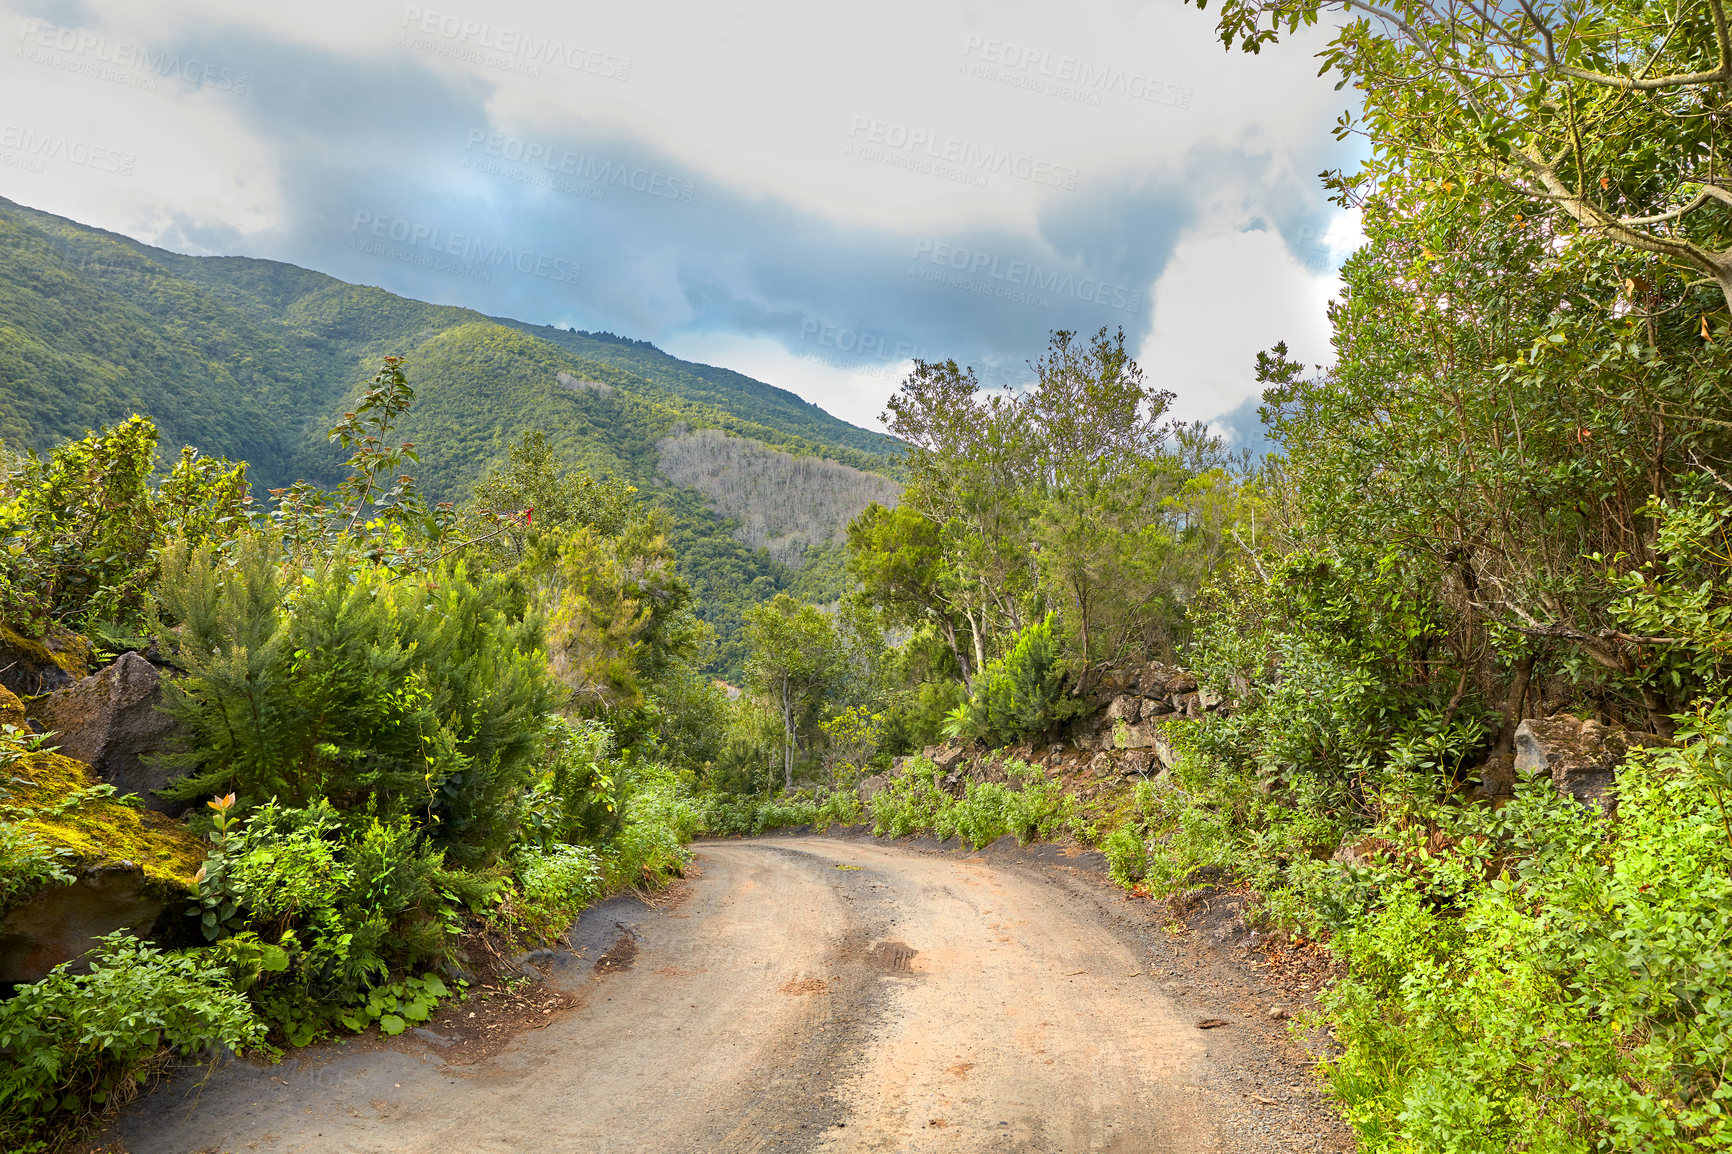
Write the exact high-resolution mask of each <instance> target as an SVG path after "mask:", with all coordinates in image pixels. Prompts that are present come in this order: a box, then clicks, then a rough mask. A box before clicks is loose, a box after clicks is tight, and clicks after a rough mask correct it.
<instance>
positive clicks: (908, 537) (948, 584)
mask: <svg viewBox="0 0 1732 1154" xmlns="http://www.w3.org/2000/svg"><path fill="white" fill-rule="evenodd" d="M848 574H849V576H851V577H853V578H854V580H855V581H857V582H859V584H860V587H861V591H862V593H863V594H864V595H865V596H866V598H867V599H869V600H870V601H872V602H873V603H874V604H875V605H878V606H879V607H880V608H881V609H883V610H884V612H885V613H886V614H887V616H888V617H889V619H890V622H891V624H894V625H904V626H908V627H910V628H912V627H916V626H919V625H921V624H922V623H930V624H931V625H932V627H933V628H934V629H936V630H937V631H938V634H939V636H941V637H943V638H944V641H945V644H947V645H948V646H950V652H951V654H952V655H953V656H954V657H955V658H956V665H957V668H958V669H959V670H960V671H961V675H962V683H963V685H965V686H969V685H972V684H973V669H974V668H975V667H974V666H972V665H971V664H970V659H971V657H972V656H973V655H974V653H976V652H977V651H978V648H979V647H978V645H977V643H976V638H975V637H974V634H973V632H972V629H971V626H970V619H969V616H968V614H967V612H966V611H965V610H964V609H963V608H962V607H961V606H960V604H959V593H958V590H957V588H956V585H957V581H956V577H955V571H954V570H953V569H952V568H951V567H950V566H949V565H947V564H946V559H945V556H944V551H943V542H942V537H941V531H940V529H939V527H938V526H937V525H935V524H933V523H932V521H931V520H929V519H928V518H926V517H922V516H921V515H920V514H919V513H917V512H915V511H914V509H912V508H910V507H909V506H907V505H899V506H897V507H896V508H893V509H886V508H885V507H884V506H883V505H880V504H878V503H877V502H876V501H874V502H873V503H872V504H870V505H868V506H867V507H866V508H865V509H864V510H863V511H862V512H861V513H860V514H859V516H857V517H855V518H854V519H853V520H852V521H850V522H849V523H848Z"/></svg>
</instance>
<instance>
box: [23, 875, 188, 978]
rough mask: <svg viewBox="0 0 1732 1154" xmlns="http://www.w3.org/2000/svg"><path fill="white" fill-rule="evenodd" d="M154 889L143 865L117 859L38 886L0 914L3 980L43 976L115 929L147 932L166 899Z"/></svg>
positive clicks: (138, 932)
mask: <svg viewBox="0 0 1732 1154" xmlns="http://www.w3.org/2000/svg"><path fill="white" fill-rule="evenodd" d="M153 888H155V887H152V886H151V885H150V884H149V882H148V880H147V879H146V878H145V876H144V871H143V870H141V869H139V868H138V867H137V866H136V865H134V864H132V863H131V862H118V863H105V864H102V865H98V866H93V867H91V868H90V869H87V870H85V871H84V872H83V874H82V875H81V876H80V877H79V878H78V880H77V881H75V882H73V883H72V884H71V885H69V886H51V887H49V888H46V889H42V890H38V891H37V892H36V893H35V894H33V895H31V897H29V898H27V899H25V900H24V901H23V902H22V903H20V904H18V905H15V906H13V907H12V908H11V909H9V910H7V911H6V916H5V917H4V918H0V983H4V982H13V983H20V982H34V981H38V980H40V979H41V978H43V977H45V976H47V974H48V972H49V971H50V970H52V969H53V968H54V967H55V966H57V965H59V964H60V963H61V962H65V961H70V960H72V959H74V958H77V957H79V955H81V954H83V953H84V952H85V951H86V950H88V949H90V948H91V947H92V946H94V945H96V939H97V938H100V937H101V936H102V935H103V934H108V933H113V932H114V931H115V930H131V931H132V932H133V933H134V934H138V935H141V936H142V935H143V934H144V933H145V932H146V931H148V930H149V929H150V927H151V923H153V922H155V921H156V919H157V916H158V915H159V914H161V913H162V909H163V906H164V904H166V897H165V895H163V894H161V893H160V892H158V893H155V894H152V893H151V892H150V891H151V890H152V889H153Z"/></svg>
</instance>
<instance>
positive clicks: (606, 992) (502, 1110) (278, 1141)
mask: <svg viewBox="0 0 1732 1154" xmlns="http://www.w3.org/2000/svg"><path fill="white" fill-rule="evenodd" d="M697 848H698V854H697V859H696V867H697V868H696V870H695V871H694V877H693V880H691V881H690V882H689V883H687V884H686V886H685V893H684V896H683V898H682V900H680V901H678V902H675V903H668V904H665V905H663V906H661V907H659V908H657V907H650V906H645V905H642V904H639V903H635V902H630V901H628V902H625V903H622V902H620V901H618V900H616V901H614V902H610V903H608V904H607V905H606V906H604V907H600V908H598V909H597V910H595V911H591V912H590V913H588V914H585V915H584V919H583V921H582V922H581V923H580V925H579V927H578V929H577V930H576V931H575V932H574V935H573V938H574V946H575V947H576V952H575V954H573V953H566V952H564V951H561V952H560V953H559V954H558V955H556V956H554V957H552V958H551V959H548V961H547V965H546V971H547V977H548V981H549V983H551V984H552V985H553V986H554V987H556V988H558V989H561V990H563V991H564V992H566V993H567V994H569V995H571V998H570V999H569V1000H568V1001H567V1005H566V1006H565V1007H564V1008H561V1009H558V1010H555V1011H552V1012H549V1013H548V1014H547V1016H546V1018H545V1019H544V1020H545V1021H546V1025H544V1026H542V1027H541V1028H538V1029H523V1030H522V1031H521V1032H519V1033H516V1034H515V1035H514V1036H511V1038H510V1040H509V1042H507V1043H504V1044H503V1045H502V1046H499V1047H495V1048H494V1049H493V1051H492V1052H484V1053H481V1055H480V1056H479V1057H474V1055H473V1054H471V1055H470V1057H471V1058H473V1060H469V1061H467V1062H465V1059H464V1048H463V1047H461V1046H458V1045H455V1044H454V1042H455V1039H453V1038H452V1037H450V1036H445V1035H441V1034H440V1033H439V1032H438V1026H439V1022H438V1021H436V1022H435V1023H434V1024H433V1025H434V1027H435V1028H434V1029H430V1030H425V1031H421V1032H419V1033H418V1034H413V1035H405V1036H404V1038H403V1039H400V1040H396V1041H394V1042H393V1043H391V1044H390V1045H389V1046H378V1045H375V1046H372V1047H371V1048H369V1047H367V1046H365V1045H357V1044H351V1045H348V1046H336V1045H331V1046H322V1047H315V1048H313V1049H311V1050H306V1051H298V1052H296V1054H295V1055H294V1057H292V1058H290V1059H289V1060H287V1061H285V1062H283V1063H281V1064H280V1065H277V1066H270V1067H267V1066H262V1065H255V1064H252V1063H248V1062H235V1063H231V1064H229V1065H227V1066H225V1067H223V1068H221V1069H219V1070H217V1071H216V1072H215V1073H214V1074H213V1075H211V1076H210V1077H209V1078H208V1079H205V1080H204V1081H203V1084H202V1085H198V1084H195V1082H194V1080H193V1079H191V1078H188V1077H182V1078H180V1079H177V1080H176V1081H175V1082H172V1083H171V1084H170V1085H168V1086H167V1087H165V1088H163V1089H161V1090H159V1091H158V1092H156V1093H154V1094H151V1095H149V1096H147V1097H145V1098H143V1099H141V1100H140V1101H138V1102H136V1103H134V1104H133V1106H132V1107H131V1108H130V1109H129V1110H128V1111H127V1113H125V1114H124V1115H123V1116H122V1117H121V1118H120V1119H119V1120H118V1121H117V1123H116V1124H115V1125H114V1126H113V1127H112V1128H111V1129H110V1130H109V1131H108V1132H107V1133H106V1134H104V1135H103V1136H102V1137H101V1138H100V1139H99V1140H98V1143H97V1145H96V1146H95V1147H93V1148H94V1149H100V1150H104V1151H112V1152H120V1151H125V1152H128V1154H193V1152H211V1154H217V1152H223V1154H227V1152H234V1154H248V1152H252V1151H261V1152H263V1151H345V1152H347V1151H355V1152H361V1151H379V1152H386V1151H389V1152H393V1154H395V1152H405V1151H425V1152H433V1151H440V1152H445V1151H451V1152H472V1151H473V1152H494V1151H498V1152H505V1151H512V1152H518V1151H536V1152H544V1151H573V1152H583V1154H589V1152H604V1151H605V1152H611V1151H618V1152H621V1154H626V1152H634V1154H635V1152H662V1151H666V1152H679V1154H685V1152H697V1151H705V1152H709V1151H717V1152H731V1151H826V1152H830V1151H833V1152H836V1154H842V1152H849V1151H884V1152H898V1154H900V1152H908V1154H914V1152H923V1151H942V1152H945V1154H968V1152H973V1151H994V1152H1000V1151H1039V1152H1050V1154H1072V1152H1082V1151H1101V1152H1122V1154H1145V1152H1146V1154H1166V1152H1172V1154H1190V1152H1193V1151H1209V1150H1223V1151H1237V1150H1246V1151H1252V1150H1255V1151H1265V1150H1282V1151H1286V1150H1293V1149H1300V1148H1305V1147H1311V1148H1315V1149H1339V1148H1341V1147H1340V1146H1338V1145H1336V1144H1333V1143H1334V1142H1335V1141H1338V1139H1333V1138H1331V1136H1330V1135H1327V1134H1325V1133H1324V1129H1325V1127H1324V1126H1323V1124H1322V1123H1321V1122H1319V1121H1318V1119H1319V1118H1321V1117H1324V1115H1322V1114H1321V1112H1320V1111H1319V1110H1318V1109H1317V1107H1316V1102H1315V1098H1314V1095H1312V1094H1310V1092H1309V1090H1308V1089H1306V1088H1305V1086H1304V1085H1303V1084H1302V1082H1301V1081H1299V1080H1297V1078H1298V1077H1299V1076H1296V1075H1295V1070H1297V1069H1298V1068H1299V1067H1297V1066H1296V1065H1295V1064H1294V1063H1293V1061H1292V1059H1291V1057H1290V1056H1288V1057H1285V1058H1281V1059H1280V1061H1278V1062H1277V1061H1275V1060H1274V1059H1272V1058H1270V1057H1269V1055H1268V1054H1267V1053H1265V1052H1264V1051H1268V1050H1270V1049H1271V1047H1275V1048H1279V1046H1280V1045H1282V1044H1283V1043H1281V1042H1280V1041H1277V1042H1274V1043H1271V1042H1270V1041H1269V1032H1268V1031H1267V1030H1265V1031H1264V1032H1263V1034H1261V1035H1257V1036H1255V1037H1253V1034H1252V1033H1251V1032H1247V1031H1246V1030H1239V1031H1237V1034H1235V1031H1234V1030H1233V1029H1230V1028H1212V1029H1207V1030H1205V1029H1199V1028H1198V1022H1199V1021H1200V1020H1209V1019H1206V1018H1203V1017H1202V1015H1204V1014H1210V1015H1213V1013H1214V1011H1212V1010H1210V1008H1209V1006H1210V1005H1213V1004H1214V1003H1216V1002H1219V1003H1222V1004H1224V1003H1225V1000H1226V995H1225V994H1223V993H1221V991H1219V990H1215V991H1213V992H1212V993H1211V991H1210V990H1209V989H1207V988H1204V987H1197V986H1194V985H1193V986H1178V985H1175V983H1172V982H1168V981H1163V980H1162V978H1163V977H1171V976H1173V975H1175V974H1176V973H1177V971H1175V970H1173V969H1171V968H1170V967H1171V965H1172V964H1173V963H1172V957H1171V955H1167V954H1164V953H1163V952H1162V950H1163V947H1162V946H1161V945H1160V944H1159V941H1158V939H1159V937H1160V931H1159V930H1158V929H1153V930H1151V929H1149V928H1148V927H1138V926H1137V925H1135V924H1133V920H1132V919H1128V918H1125V917H1122V916H1117V915H1115V913H1114V912H1113V911H1112V909H1111V908H1109V902H1110V901H1111V900H1113V899H1111V898H1109V897H1107V896H1106V895H1105V894H1094V895H1091V893H1089V892H1085V891H1086V889H1087V887H1079V885H1077V884H1061V882H1060V881H1055V880H1054V878H1053V877H1052V876H1050V874H1051V871H1043V870H1041V869H1039V868H1036V867H1034V866H1031V865H1028V864H1024V863H1019V862H1018V861H1016V860H1013V859H1012V858H1009V857H1005V858H1000V857H998V856H995V855H993V854H990V853H988V854H986V855H968V856H964V855H959V854H944V853H935V852H930V851H927V852H921V851H919V850H915V849H910V848H907V847H903V846H899V845H891V844H885V843H879V842H873V841H868V840H845V839H833V838H824V837H802V838H797V839H789V838H766V839H760V840H754V841H725V842H710V843H704V844H702V845H700V846H699V847H697ZM1096 888H1097V889H1099V888H1104V887H1096ZM1118 900H1121V901H1122V898H1120V899H1118ZM1145 904H1146V903H1145ZM1241 992H1243V991H1241ZM1251 992H1252V993H1255V992H1256V991H1251ZM1210 997H1213V998H1214V1002H1210V1001H1209V998H1210ZM1199 998H1201V999H1202V1000H1201V1001H1199ZM462 1012H463V1010H462V1008H461V1007H459V1008H458V1010H457V1014H458V1015H459V1016H460V1015H461V1013H462ZM1221 1014H1222V1016H1223V1017H1225V1018H1227V1019H1228V1022H1227V1025H1228V1026H1232V1025H1233V1024H1235V1022H1239V1019H1240V1018H1244V1017H1246V1015H1241V1014H1233V1013H1231V1012H1229V1011H1225V1010H1223V1011H1221ZM1215 1020H1219V1019H1218V1018H1217V1019H1215ZM1239 1024H1241V1025H1252V1023H1249V1022H1248V1021H1246V1022H1240V1023H1239ZM1276 1036H1277V1037H1278V1035H1276ZM1288 1048H1289V1049H1291V1047H1290V1046H1289V1047H1288ZM1271 1062H1274V1064H1273V1065H1271ZM1277 1093H1278V1094H1279V1097H1276V1095H1277ZM1308 1135H1310V1136H1315V1137H1316V1139H1317V1141H1316V1142H1315V1143H1313V1142H1312V1141H1310V1140H1308V1137H1307V1136H1308Z"/></svg>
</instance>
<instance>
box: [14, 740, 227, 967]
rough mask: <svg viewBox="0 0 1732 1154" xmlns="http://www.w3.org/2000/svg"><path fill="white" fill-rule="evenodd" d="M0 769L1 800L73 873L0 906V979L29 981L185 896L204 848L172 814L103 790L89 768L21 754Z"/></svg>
mask: <svg viewBox="0 0 1732 1154" xmlns="http://www.w3.org/2000/svg"><path fill="white" fill-rule="evenodd" d="M7 771H8V772H7V773H6V774H3V775H0V806H4V807H5V812H6V813H7V819H8V820H9V821H12V822H14V824H15V825H16V826H17V828H18V829H19V830H21V831H22V833H23V834H24V836H25V837H27V838H28V839H30V840H31V841H33V842H35V843H36V844H38V845H40V846H41V847H42V848H43V849H46V850H48V851H50V852H52V853H54V854H55V855H56V857H57V858H58V859H59V861H60V864H61V865H62V867H63V868H64V869H66V870H67V871H68V872H69V873H71V874H72V876H73V878H74V880H73V882H72V883H71V884H68V885H49V886H43V887H41V888H38V889H35V890H31V891H26V892H24V893H21V894H14V895H12V897H11V898H10V904H9V905H4V906H0V982H20V981H34V980H35V979H37V978H40V977H41V976H42V975H43V974H45V973H47V972H48V971H49V970H50V969H52V968H53V967H54V966H55V965H57V964H59V963H60V962H65V961H70V960H72V959H74V958H76V957H78V956H79V955H80V954H82V953H83V952H84V951H85V950H87V949H89V948H90V944H91V942H92V940H93V939H95V938H97V937H100V936H101V935H103V934H106V933H110V932H112V931H114V930H118V929H143V928H148V927H149V926H150V925H151V923H152V922H154V921H155V920H156V918H157V915H158V914H159V913H161V912H162V910H163V908H164V906H165V905H168V906H173V905H174V904H175V903H184V902H185V901H186V899H187V897H188V895H189V894H190V893H191V892H192V890H193V887H194V882H193V878H194V876H195V874H196V871H197V870H198V868H199V865H200V864H201V863H202V862H203V861H204V858H205V852H206V851H207V850H208V849H209V847H208V846H207V845H205V844H204V843H203V842H202V841H201V840H200V839H198V838H197V837H194V836H193V835H192V834H191V833H189V832H187V830H186V828H185V827H184V826H182V825H181V824H180V823H179V822H177V821H173V820H171V819H169V818H167V817H164V816H163V815H162V814H160V813H151V812H150V811H148V810H140V809H135V808H133V807H132V806H128V805H121V804H120V803H119V802H117V801H115V800H113V799H111V798H108V797H105V796H102V794H100V793H98V792H96V791H95V788H94V787H95V786H97V785H98V784H99V782H98V781H97V779H96V775H95V774H94V773H92V772H91V770H90V767H89V766H87V765H85V764H83V763H82V762H78V761H74V760H73V759H72V758H70V757H63V756H61V755H60V754H58V753H47V752H41V753H29V754H25V755H24V756H23V757H21V758H19V759H18V760H17V761H15V762H13V763H12V764H11V765H9V766H8V767H7Z"/></svg>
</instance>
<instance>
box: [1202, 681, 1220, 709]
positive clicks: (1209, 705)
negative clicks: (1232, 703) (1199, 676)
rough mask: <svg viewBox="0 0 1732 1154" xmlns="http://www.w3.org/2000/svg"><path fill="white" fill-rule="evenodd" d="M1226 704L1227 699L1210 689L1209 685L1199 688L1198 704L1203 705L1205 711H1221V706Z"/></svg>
mask: <svg viewBox="0 0 1732 1154" xmlns="http://www.w3.org/2000/svg"><path fill="white" fill-rule="evenodd" d="M1225 702H1226V698H1225V697H1223V696H1222V695H1221V694H1219V693H1216V692H1215V691H1214V690H1213V689H1210V688H1209V687H1208V686H1207V685H1199V686H1197V704H1199V705H1201V706H1202V707H1203V708H1204V709H1207V710H1214V709H1219V708H1221V706H1222V705H1223V704H1224V703H1225Z"/></svg>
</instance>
